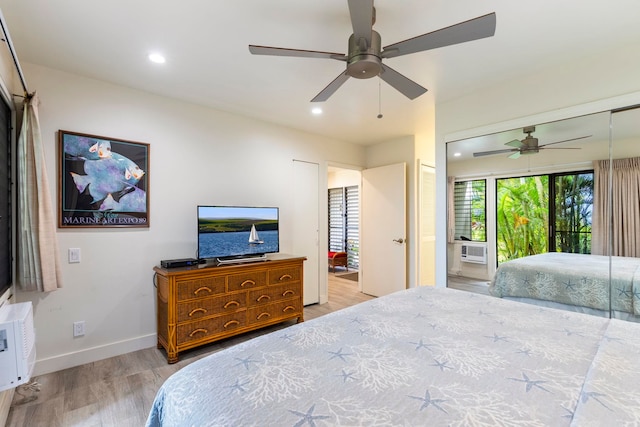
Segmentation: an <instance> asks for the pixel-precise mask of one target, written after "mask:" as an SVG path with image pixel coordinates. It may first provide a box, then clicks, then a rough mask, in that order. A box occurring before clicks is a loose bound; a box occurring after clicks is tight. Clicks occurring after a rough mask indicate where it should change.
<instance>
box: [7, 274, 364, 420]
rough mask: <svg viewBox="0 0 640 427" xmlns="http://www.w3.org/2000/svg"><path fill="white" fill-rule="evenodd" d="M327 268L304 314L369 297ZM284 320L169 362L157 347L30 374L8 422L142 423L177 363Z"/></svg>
mask: <svg viewBox="0 0 640 427" xmlns="http://www.w3.org/2000/svg"><path fill="white" fill-rule="evenodd" d="M339 274H340V272H338V276H336V275H334V274H332V273H329V276H330V277H329V302H328V303H326V304H321V305H320V304H314V305H310V306H307V307H305V309H304V316H305V320H310V319H313V318H316V317H319V316H322V315H324V314H327V313H330V312H332V311H336V310H340V309H342V308H345V307H348V306H350V305H354V304H357V303H359V302H362V301H366V300H368V299H371V298H372V297H370V296H368V295H365V294H363V293H361V292H358V283H357V282H354V281H351V280H346V279H341V278H340V277H339ZM293 323H294V322H286V323H283V324H282V325H276V326H273V327H270V328H265V329H262V330H261V331H254V332H250V333H247V334H243V335H242V336H240V337H234V338H230V339H227V340H223V341H219V342H217V343H213V344H210V345H207V346H204V347H201V348H199V349H196V350H192V351H188V352H184V353H180V361H179V362H178V363H175V364H173V365H169V364H167V359H166V355H165V353H164V351H162V350H158V349H156V348H150V349H145V350H140V351H136V352H133V353H128V354H124V355H122V356H117V357H113V358H110V359H105V360H101V361H98V362H93V363H89V364H86V365H82V366H77V367H75V368H69V369H65V370H62V371H58V372H53V373H50V374H46V375H40V376H38V377H34V378H33V379H32V383H31V385H29V386H21V387H18V388H17V389H16V394H15V396H14V399H13V403H12V406H11V409H10V411H9V417H8V419H7V424H6V425H7V426H8V427H14V426H15V427H18V426H20V427H23V426H25V427H26V426H29V427H39V426H43V427H56V426H64V427H71V426H83V427H84V426H118V427H126V426H136V427H139V426H143V425H144V423H145V420H146V418H147V414H148V413H149V410H150V409H151V404H152V402H153V398H154V397H155V394H156V392H157V390H158V388H159V387H160V386H161V385H162V383H163V382H164V381H165V380H166V379H167V378H168V377H169V376H170V375H171V374H173V373H174V372H176V371H177V370H178V369H180V368H182V367H184V366H186V365H188V364H189V363H192V362H194V361H196V360H198V359H200V358H202V357H204V356H206V355H208V354H211V353H213V352H216V351H219V350H221V349H223V348H226V347H229V346H232V345H234V344H237V343H239V342H242V341H245V340H247V339H250V338H252V337H255V336H258V335H260V334H263V333H266V332H271V331H274V330H277V329H281V328H283V327H286V326H289V325H291V324H293Z"/></svg>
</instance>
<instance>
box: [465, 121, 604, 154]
mask: <svg viewBox="0 0 640 427" xmlns="http://www.w3.org/2000/svg"><path fill="white" fill-rule="evenodd" d="M522 131H523V132H524V133H526V134H527V136H526V137H525V138H524V139H522V140H519V139H514V140H513V141H509V142H507V143H506V144H504V145H508V146H510V147H514V148H505V149H502V150H491V151H481V152H478V153H473V157H482V156H492V155H495V154H504V153H513V154H511V155H510V156H508V157H509V158H510V159H517V158H518V157H520V156H522V155H528V154H536V153H539V152H540V150H543V149H546V150H579V149H580V148H579V147H549V145H555V144H562V143H563V142H569V141H576V140H578V139H584V138H589V137H590V136H591V135H585V136H580V137H578V138H571V139H565V140H562V141H556V142H550V143H548V144H542V145H538V138H535V137H534V136H533V135H531V134H532V133H533V132H535V131H536V127H535V126H527V127H525V128H523V129H522Z"/></svg>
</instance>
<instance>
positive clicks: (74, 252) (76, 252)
mask: <svg viewBox="0 0 640 427" xmlns="http://www.w3.org/2000/svg"><path fill="white" fill-rule="evenodd" d="M79 262H80V248H69V264H76V263H79Z"/></svg>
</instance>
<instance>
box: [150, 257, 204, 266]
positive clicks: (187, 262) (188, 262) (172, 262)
mask: <svg viewBox="0 0 640 427" xmlns="http://www.w3.org/2000/svg"><path fill="white" fill-rule="evenodd" d="M198 264H200V261H198V260H197V259H195V258H182V259H164V260H162V261H160V267H162V268H177V267H189V266H192V265H198Z"/></svg>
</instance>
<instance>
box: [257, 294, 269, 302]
mask: <svg viewBox="0 0 640 427" xmlns="http://www.w3.org/2000/svg"><path fill="white" fill-rule="evenodd" d="M263 299H266V300H267V301H269V300H270V299H271V297H270V296H269V295H260V296H259V297H258V299H257V301H258V302H260V301H262V300H263Z"/></svg>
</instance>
